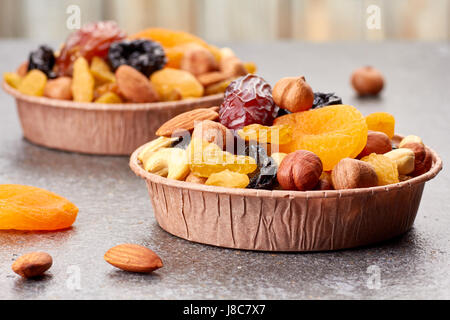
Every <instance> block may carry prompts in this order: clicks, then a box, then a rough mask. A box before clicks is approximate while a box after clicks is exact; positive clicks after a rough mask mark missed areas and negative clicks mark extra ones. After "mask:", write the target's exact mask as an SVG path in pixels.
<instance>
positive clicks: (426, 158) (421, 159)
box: [402, 142, 433, 177]
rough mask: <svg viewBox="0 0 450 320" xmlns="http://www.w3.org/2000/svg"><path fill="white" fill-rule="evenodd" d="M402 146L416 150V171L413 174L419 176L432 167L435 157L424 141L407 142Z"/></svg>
mask: <svg viewBox="0 0 450 320" xmlns="http://www.w3.org/2000/svg"><path fill="white" fill-rule="evenodd" d="M402 148H407V149H411V150H412V151H413V152H414V157H415V159H414V171H413V172H412V174H411V175H412V176H414V177H417V176H420V175H421V174H424V173H425V172H427V171H428V170H430V169H431V166H432V165H433V158H432V156H431V153H430V151H428V150H427V149H426V148H425V146H424V145H423V143H418V142H407V143H404V144H402Z"/></svg>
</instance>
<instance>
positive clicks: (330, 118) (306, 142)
mask: <svg viewBox="0 0 450 320" xmlns="http://www.w3.org/2000/svg"><path fill="white" fill-rule="evenodd" d="M281 124H287V125H290V126H291V127H292V129H293V133H292V141H291V142H290V143H287V144H285V145H281V146H280V152H284V153H291V152H294V151H296V150H309V151H311V152H313V153H315V154H316V155H318V156H319V158H320V160H322V163H323V169H324V170H325V171H329V170H331V169H333V167H334V166H335V165H336V164H337V163H338V162H339V161H340V160H341V159H343V158H355V157H356V156H357V155H358V154H359V153H360V152H361V150H362V149H363V148H364V146H365V145H366V142H367V125H366V122H365V119H364V117H363V115H362V114H361V112H359V111H358V110H357V109H356V108H355V107H352V106H348V105H334V106H327V107H323V108H320V109H315V110H310V111H305V112H297V113H292V114H287V115H284V116H281V117H279V118H277V119H275V121H274V125H281Z"/></svg>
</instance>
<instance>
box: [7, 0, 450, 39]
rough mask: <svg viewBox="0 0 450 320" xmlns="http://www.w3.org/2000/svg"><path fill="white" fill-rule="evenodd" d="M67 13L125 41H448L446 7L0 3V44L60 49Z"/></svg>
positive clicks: (417, 1) (444, 2) (116, 0)
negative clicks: (160, 35) (185, 37)
mask: <svg viewBox="0 0 450 320" xmlns="http://www.w3.org/2000/svg"><path fill="white" fill-rule="evenodd" d="M73 5H76V6H78V8H79V9H80V14H81V15H80V18H81V19H80V20H81V24H84V23H86V22H89V21H96V20H109V19H112V20H116V21H117V22H118V23H119V25H120V26H121V27H122V28H123V29H124V30H126V31H127V32H128V33H129V34H131V33H133V32H136V31H138V30H141V29H143V28H146V27H150V26H158V27H167V28H172V29H181V30H185V31H189V32H192V33H194V34H197V35H199V36H201V37H203V38H205V39H206V40H209V41H213V42H231V41H246V40H252V41H269V40H276V39H295V40H306V41H314V42H328V41H364V40H369V41H380V40H390V39H395V40H420V41H449V40H450V24H449V20H450V19H449V18H450V0H370V1H369V0H0V37H1V38H33V39H39V40H40V39H45V40H47V41H48V40H59V41H63V40H64V38H65V37H66V36H67V34H68V33H70V32H71V31H72V30H69V28H67V27H66V22H67V19H68V17H69V16H70V13H67V9H68V7H69V6H73ZM374 6H375V7H374ZM377 8H379V12H378V13H379V14H378V13H377ZM374 10H375V11H374ZM377 14H378V16H379V23H378V25H377V24H375V25H374V24H373V21H372V22H370V21H368V19H370V16H372V17H374V15H375V18H376V17H377V16H376V15H377ZM368 23H372V27H368Z"/></svg>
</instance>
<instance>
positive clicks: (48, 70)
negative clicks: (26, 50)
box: [28, 45, 56, 79]
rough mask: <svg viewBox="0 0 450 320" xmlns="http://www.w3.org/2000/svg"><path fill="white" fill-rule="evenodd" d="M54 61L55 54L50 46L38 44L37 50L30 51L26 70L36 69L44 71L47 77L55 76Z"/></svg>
mask: <svg viewBox="0 0 450 320" xmlns="http://www.w3.org/2000/svg"><path fill="white" fill-rule="evenodd" d="M55 61H56V60H55V54H54V53H53V50H52V48H50V47H49V46H47V45H42V46H39V48H37V50H35V51H32V52H31V53H30V57H29V58H28V71H31V70H34V69H38V70H40V71H42V72H43V73H45V75H46V76H47V77H48V78H50V79H53V78H56V74H55V72H53V67H54V66H55Z"/></svg>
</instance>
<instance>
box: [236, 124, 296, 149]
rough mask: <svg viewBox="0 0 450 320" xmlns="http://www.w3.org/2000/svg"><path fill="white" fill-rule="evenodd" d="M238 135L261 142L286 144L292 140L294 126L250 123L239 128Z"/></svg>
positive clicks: (247, 139)
mask: <svg viewBox="0 0 450 320" xmlns="http://www.w3.org/2000/svg"><path fill="white" fill-rule="evenodd" d="M237 133H238V135H239V136H240V137H241V138H242V139H244V140H246V141H249V140H255V141H258V142H259V143H274V144H286V143H289V142H291V140H292V128H291V127H290V126H289V125H284V124H282V125H278V126H271V127H268V126H263V125H261V124H256V123H255V124H250V125H248V126H245V127H243V128H242V129H240V130H238V132H237Z"/></svg>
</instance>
